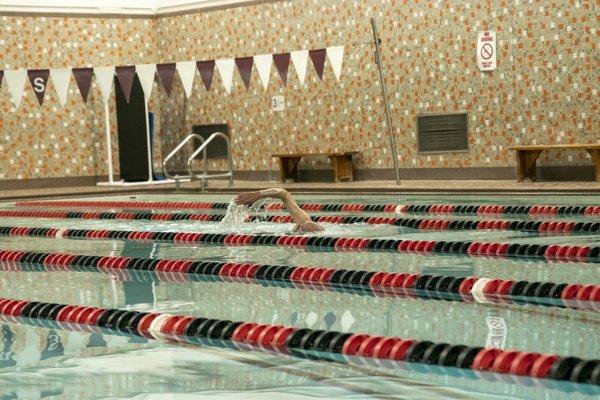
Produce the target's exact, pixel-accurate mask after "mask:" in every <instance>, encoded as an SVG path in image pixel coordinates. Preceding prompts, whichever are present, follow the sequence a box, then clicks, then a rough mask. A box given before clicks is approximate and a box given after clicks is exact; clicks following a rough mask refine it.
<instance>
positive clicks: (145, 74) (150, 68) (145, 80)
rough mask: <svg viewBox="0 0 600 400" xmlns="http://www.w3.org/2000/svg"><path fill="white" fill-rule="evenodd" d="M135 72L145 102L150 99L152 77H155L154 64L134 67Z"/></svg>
mask: <svg viewBox="0 0 600 400" xmlns="http://www.w3.org/2000/svg"><path fill="white" fill-rule="evenodd" d="M135 72H136V73H137V76H138V78H139V80H140V85H142V90H143V91H144V98H145V99H146V101H148V100H149V99H150V95H151V94H152V85H153V84H154V75H156V64H140V65H136V66H135Z"/></svg>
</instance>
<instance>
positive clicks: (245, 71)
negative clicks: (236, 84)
mask: <svg viewBox="0 0 600 400" xmlns="http://www.w3.org/2000/svg"><path fill="white" fill-rule="evenodd" d="M253 63H254V58H253V57H239V58H236V59H235V65H237V67H238V71H240V76H241V77H242V81H243V82H244V86H246V90H248V89H249V88H250V77H251V76H252V64H253Z"/></svg>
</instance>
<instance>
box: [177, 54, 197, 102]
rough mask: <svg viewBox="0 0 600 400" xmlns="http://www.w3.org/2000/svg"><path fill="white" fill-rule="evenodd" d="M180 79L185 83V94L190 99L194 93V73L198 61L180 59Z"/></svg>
mask: <svg viewBox="0 0 600 400" xmlns="http://www.w3.org/2000/svg"><path fill="white" fill-rule="evenodd" d="M175 68H176V69H177V72H179V79H181V83H182V84H183V90H184V91H185V95H186V96H187V98H188V99H189V98H190V96H191V95H192V86H193V85H194V75H195V73H196V61H179V62H178V63H176V67H175Z"/></svg>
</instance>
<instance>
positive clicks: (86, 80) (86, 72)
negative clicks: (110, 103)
mask: <svg viewBox="0 0 600 400" xmlns="http://www.w3.org/2000/svg"><path fill="white" fill-rule="evenodd" d="M93 73H94V69H93V68H73V76H74V77H75V82H77V87H78V88H79V93H81V97H82V98H83V102H84V103H87V98H88V93H89V92H90V85H91V84H92V75H93Z"/></svg>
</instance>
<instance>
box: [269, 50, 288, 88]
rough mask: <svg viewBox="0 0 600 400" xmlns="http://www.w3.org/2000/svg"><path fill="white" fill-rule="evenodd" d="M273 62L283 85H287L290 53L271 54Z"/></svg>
mask: <svg viewBox="0 0 600 400" xmlns="http://www.w3.org/2000/svg"><path fill="white" fill-rule="evenodd" d="M273 62H274V63H275V66H276V67H277V72H279V77H280V78H281V81H282V82H283V86H285V85H287V76H288V69H289V68H290V53H281V54H273Z"/></svg>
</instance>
